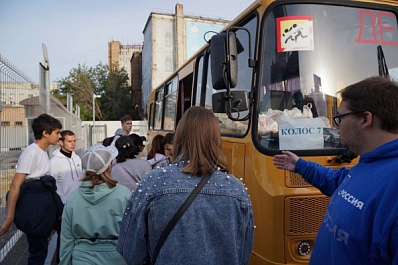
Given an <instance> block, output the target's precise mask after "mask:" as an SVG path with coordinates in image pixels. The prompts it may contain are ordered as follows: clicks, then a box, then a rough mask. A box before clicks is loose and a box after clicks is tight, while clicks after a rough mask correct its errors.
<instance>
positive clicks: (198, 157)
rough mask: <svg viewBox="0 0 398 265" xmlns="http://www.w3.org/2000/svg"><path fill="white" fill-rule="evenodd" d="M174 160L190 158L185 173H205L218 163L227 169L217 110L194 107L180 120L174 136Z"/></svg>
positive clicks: (214, 167)
mask: <svg viewBox="0 0 398 265" xmlns="http://www.w3.org/2000/svg"><path fill="white" fill-rule="evenodd" d="M173 146H174V151H173V160H174V161H176V162H178V161H177V158H178V159H179V160H180V161H181V160H184V161H188V160H189V163H188V165H187V166H186V167H184V168H183V169H182V171H183V172H185V173H190V174H193V175H196V174H199V175H200V176H203V175H204V174H206V173H210V172H213V171H214V170H215V169H217V168H218V167H219V168H220V170H221V171H224V172H227V171H228V165H227V160H226V158H225V156H224V153H223V152H222V149H221V147H222V143H221V133H220V125H219V123H218V120H217V118H216V117H215V116H214V114H213V113H212V112H211V111H209V110H207V109H205V108H203V107H191V108H190V109H188V110H187V111H186V112H185V113H184V116H183V117H182V119H181V120H180V122H179V123H178V126H177V130H176V133H175V135H174V139H173Z"/></svg>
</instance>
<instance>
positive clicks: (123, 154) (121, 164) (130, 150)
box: [111, 136, 152, 191]
mask: <svg viewBox="0 0 398 265" xmlns="http://www.w3.org/2000/svg"><path fill="white" fill-rule="evenodd" d="M115 147H116V148H117V150H118V152H119V154H118V155H117V157H116V164H115V165H114V166H113V168H112V171H111V177H112V178H113V179H115V180H117V181H118V183H119V184H120V185H123V186H126V187H127V188H128V189H129V190H131V191H134V190H135V188H136V187H137V185H138V183H139V182H140V180H141V179H142V177H143V176H144V175H145V174H146V173H148V172H150V171H152V167H151V165H150V164H149V163H148V161H146V160H143V159H139V158H136V157H135V153H136V149H137V147H136V146H135V145H134V142H133V140H132V139H131V138H130V137H128V136H121V137H120V138H119V139H117V140H116V144H115Z"/></svg>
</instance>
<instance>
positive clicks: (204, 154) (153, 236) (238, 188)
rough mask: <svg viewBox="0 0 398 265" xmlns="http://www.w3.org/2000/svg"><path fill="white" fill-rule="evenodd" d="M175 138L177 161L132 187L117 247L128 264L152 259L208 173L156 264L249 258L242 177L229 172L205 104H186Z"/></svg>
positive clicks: (249, 224)
mask: <svg viewBox="0 0 398 265" xmlns="http://www.w3.org/2000/svg"><path fill="white" fill-rule="evenodd" d="M173 144H174V154H173V155H174V161H175V163H174V164H172V165H170V166H168V167H165V168H160V167H159V168H155V170H154V171H152V172H150V173H147V174H146V175H145V176H144V177H143V179H142V180H141V182H140V184H139V185H138V187H137V189H136V190H135V191H134V192H133V196H132V197H131V199H130V200H129V202H128V204H127V208H126V211H125V214H124V217H123V221H122V224H121V229H120V234H119V239H118V242H117V245H116V249H117V251H119V253H120V254H121V255H122V257H123V258H124V260H125V261H126V263H127V264H129V265H130V264H143V263H145V262H146V263H150V262H151V260H152V255H153V253H154V250H155V247H156V245H157V243H158V240H159V237H160V235H161V234H162V232H163V230H164V229H165V227H166V226H167V224H168V223H169V221H170V220H171V218H172V217H173V216H174V214H175V213H176V211H177V210H178V209H179V208H180V206H181V205H182V204H183V203H184V201H185V200H186V198H187V197H188V196H189V195H190V194H191V192H192V191H193V189H194V188H195V186H196V185H197V184H198V183H199V182H200V180H201V178H202V177H203V176H204V175H206V174H211V177H210V180H209V181H208V182H207V183H206V184H205V186H204V187H203V189H202V190H201V191H200V193H199V194H198V196H197V197H196V198H195V200H194V201H193V202H192V204H191V205H190V206H189V208H188V209H187V210H186V212H185V213H184V214H183V215H182V217H181V218H180V219H179V221H178V222H177V223H176V225H175V226H174V228H173V230H172V231H171V233H170V234H169V236H168V237H167V239H166V241H165V242H164V244H163V246H162V248H161V249H160V252H159V254H158V256H157V260H156V264H198V265H199V264H206V265H208V264H247V263H248V262H249V259H250V255H251V250H252V245H253V230H254V224H253V212H252V206H251V202H250V198H249V196H248V194H247V191H246V188H245V187H244V184H243V183H242V181H241V180H239V179H237V178H235V177H234V176H232V175H230V174H228V173H227V171H228V168H227V162H226V158H225V156H224V154H223V153H222V149H221V146H222V144H221V137H220V127H219V124H218V121H217V119H216V117H215V116H214V115H213V113H212V112H210V111H209V110H207V109H205V108H202V107H192V108H190V109H189V110H188V111H187V112H186V113H185V114H184V116H183V118H182V119H181V121H180V122H179V125H178V127H177V130H176V134H175V137H174V141H173Z"/></svg>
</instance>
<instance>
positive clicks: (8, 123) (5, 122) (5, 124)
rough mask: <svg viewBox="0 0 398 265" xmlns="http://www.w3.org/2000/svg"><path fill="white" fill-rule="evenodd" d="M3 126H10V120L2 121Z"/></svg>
mask: <svg viewBox="0 0 398 265" xmlns="http://www.w3.org/2000/svg"><path fill="white" fill-rule="evenodd" d="M1 126H10V122H9V121H2V122H1Z"/></svg>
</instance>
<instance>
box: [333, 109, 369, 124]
mask: <svg viewBox="0 0 398 265" xmlns="http://www.w3.org/2000/svg"><path fill="white" fill-rule="evenodd" d="M361 112H364V111H363V110H360V111H351V112H347V113H344V114H340V115H337V116H334V117H333V121H334V123H335V124H336V126H337V127H340V123H341V118H343V117H345V116H348V115H351V114H358V113H361Z"/></svg>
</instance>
